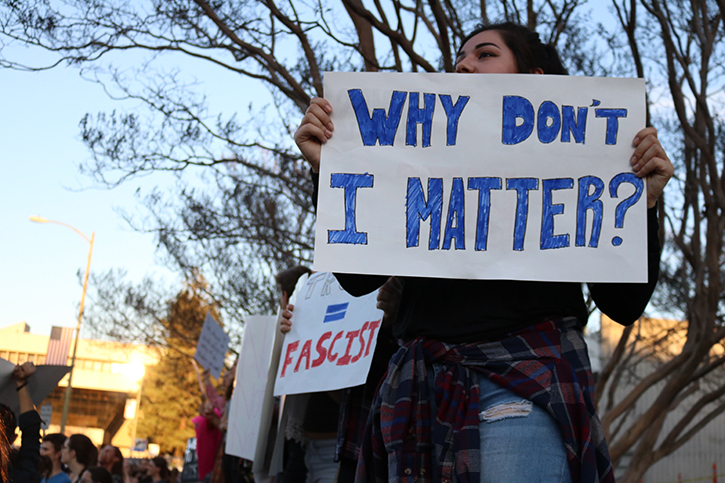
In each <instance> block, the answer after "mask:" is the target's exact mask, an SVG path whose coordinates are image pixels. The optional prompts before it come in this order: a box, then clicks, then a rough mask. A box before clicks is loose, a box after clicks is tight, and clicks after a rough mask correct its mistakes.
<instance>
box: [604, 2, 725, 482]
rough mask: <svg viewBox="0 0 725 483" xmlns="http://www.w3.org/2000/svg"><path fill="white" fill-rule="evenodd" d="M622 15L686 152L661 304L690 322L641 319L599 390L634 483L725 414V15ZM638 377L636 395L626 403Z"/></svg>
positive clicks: (664, 5) (669, 8)
mask: <svg viewBox="0 0 725 483" xmlns="http://www.w3.org/2000/svg"><path fill="white" fill-rule="evenodd" d="M613 5H614V8H615V12H616V15H617V19H618V21H619V24H620V28H621V31H623V32H624V33H625V34H626V36H625V37H626V41H625V42H622V43H621V46H622V47H623V48H624V49H626V50H627V51H628V56H629V58H631V59H632V60H633V70H634V72H635V73H636V75H638V76H646V77H647V78H648V79H649V80H650V82H651V84H652V86H651V89H650V99H652V98H653V96H657V97H658V101H659V104H660V105H662V106H666V107H659V108H657V107H655V108H653V109H652V117H653V118H655V119H656V118H659V121H660V122H661V125H662V126H664V127H665V128H666V130H664V134H663V135H665V136H667V137H668V138H669V140H670V145H671V146H673V147H675V149H676V150H675V152H674V153H672V154H673V160H674V161H675V163H676V179H674V180H673V181H674V186H673V188H674V189H672V190H670V192H669V196H668V197H667V205H665V204H664V203H660V210H661V212H662V213H663V214H665V215H666V224H665V225H664V229H665V230H666V232H667V240H668V245H667V250H666V251H665V254H666V257H665V262H664V263H663V274H662V277H661V286H660V290H659V293H658V297H657V302H658V303H659V306H660V308H662V309H665V310H666V311H667V312H668V313H671V314H674V315H676V316H677V317H678V318H679V319H680V320H684V321H686V322H683V323H681V324H679V325H676V324H673V323H670V324H667V325H666V326H665V327H661V328H660V330H657V328H656V327H655V326H653V324H652V321H649V320H643V321H641V322H640V325H644V324H646V325H647V327H646V328H645V329H642V328H641V327H637V328H634V327H633V328H628V329H627V330H625V331H624V333H623V335H622V338H621V340H620V341H619V344H618V345H617V348H616V350H614V352H613V357H612V358H611V359H610V360H609V362H608V364H607V367H606V368H605V369H604V371H603V373H602V377H601V378H600V379H599V381H598V385H597V395H598V396H603V395H604V396H608V397H605V399H606V406H605V407H602V408H600V409H601V411H602V423H603V424H604V427H605V430H606V431H607V432H608V436H609V450H610V455H611V457H612V460H613V461H614V463H615V464H617V463H619V462H622V460H623V459H624V458H625V457H629V458H631V460H630V462H629V464H628V467H627V470H626V473H625V474H624V478H623V481H624V482H625V483H630V482H636V481H639V480H640V478H641V477H642V476H643V475H644V473H645V471H646V470H647V468H649V467H650V466H652V464H654V463H655V462H657V461H659V460H660V459H662V458H664V457H666V456H668V455H670V454H672V453H673V452H674V451H676V450H677V449H678V448H680V447H681V446H682V445H683V444H684V443H686V442H687V441H689V440H690V439H691V438H692V437H693V436H694V435H695V434H697V432H698V431H699V430H700V429H701V428H703V427H704V426H705V425H707V424H708V423H709V422H710V421H712V420H713V419H714V418H715V417H717V416H718V415H720V414H722V413H723V411H725V397H723V396H725V373H724V371H723V367H722V366H723V363H725V353H724V352H723V340H724V339H725V324H724V323H723V296H724V292H723V288H724V285H723V282H724V281H725V279H724V278H723V270H722V269H723V262H724V261H725V253H724V252H723V234H724V233H723V230H724V229H725V191H723V189H724V188H725V176H724V175H725V172H724V171H723V170H724V169H725V164H724V154H725V152H724V148H725V136H724V134H725V132H724V127H725V126H724V124H723V93H724V91H723V88H724V87H725V82H724V81H723V79H725V77H723V73H724V72H723V67H724V65H725V64H724V61H725V49H724V48H723V47H724V46H723V44H724V42H723V37H724V35H725V26H724V24H723V14H724V13H725V9H723V2H722V1H718V2H712V1H706V0H691V1H689V2H681V1H670V0H640V1H638V0H617V1H615V2H614V3H613ZM635 334H636V336H635ZM643 334H646V336H644V335H643ZM636 362H644V363H646V366H647V368H648V370H647V371H645V372H642V371H641V370H640V371H638V370H637V369H635V368H636V367H637V366H638V364H636ZM628 372H629V374H630V376H634V377H631V378H630V385H629V386H628V387H629V389H628V390H626V391H620V392H619V394H617V392H616V391H615V389H616V388H617V386H618V385H619V384H620V382H621V381H622V378H623V377H625V376H626V374H627V373H628ZM653 392H654V393H656V397H654V398H653V400H649V399H647V398H645V395H646V394H648V393H649V394H653ZM645 400H647V401H648V403H647V405H646V406H643V401H645ZM635 415H636V416H635ZM675 415H677V416H675ZM673 417H676V418H679V419H678V420H676V421H672V418H673ZM668 418H669V420H668Z"/></svg>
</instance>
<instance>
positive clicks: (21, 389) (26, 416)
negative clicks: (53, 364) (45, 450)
mask: <svg viewBox="0 0 725 483" xmlns="http://www.w3.org/2000/svg"><path fill="white" fill-rule="evenodd" d="M33 374H35V365H34V364H33V363H32V362H25V363H23V364H22V365H16V366H15V369H13V379H15V389H16V390H17V391H18V401H19V403H20V415H19V416H18V417H17V419H16V417H15V414H14V413H13V412H12V410H11V409H10V408H9V407H8V406H6V405H4V404H0V417H1V418H2V419H3V421H4V426H5V437H6V439H7V441H8V443H9V444H11V445H12V444H13V443H14V442H15V439H16V438H17V434H16V433H15V428H16V426H17V427H19V428H20V431H22V433H23V437H22V440H21V441H20V449H19V450H18V451H13V452H11V456H10V461H9V464H8V467H9V472H8V473H9V474H8V481H9V482H10V483H26V482H34V481H38V480H39V478H38V462H39V461H40V423H41V422H42V421H41V419H40V415H39V414H38V411H36V410H35V406H34V405H33V400H32V399H31V397H30V389H29V388H28V383H29V380H30V378H31V377H32V376H33Z"/></svg>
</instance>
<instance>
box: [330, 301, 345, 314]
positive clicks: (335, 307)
mask: <svg viewBox="0 0 725 483" xmlns="http://www.w3.org/2000/svg"><path fill="white" fill-rule="evenodd" d="M347 306H348V302H345V303H344V304H335V305H328V306H327V313H328V314H331V313H333V312H340V311H343V312H344V311H345V310H347Z"/></svg>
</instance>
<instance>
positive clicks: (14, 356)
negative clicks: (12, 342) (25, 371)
mask: <svg viewBox="0 0 725 483" xmlns="http://www.w3.org/2000/svg"><path fill="white" fill-rule="evenodd" d="M8 360H9V361H10V362H12V363H13V364H17V363H18V353H17V352H11V353H10V354H8Z"/></svg>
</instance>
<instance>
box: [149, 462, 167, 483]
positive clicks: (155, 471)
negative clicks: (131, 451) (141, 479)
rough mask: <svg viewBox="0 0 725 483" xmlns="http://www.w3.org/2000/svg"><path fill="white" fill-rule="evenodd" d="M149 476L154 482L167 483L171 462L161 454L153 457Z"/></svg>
mask: <svg viewBox="0 0 725 483" xmlns="http://www.w3.org/2000/svg"><path fill="white" fill-rule="evenodd" d="M149 476H150V477H151V482H152V483H166V480H167V478H168V477H169V463H168V462H167V461H166V460H165V459H164V458H162V457H161V456H156V457H155V458H152V459H151V461H150V462H149Z"/></svg>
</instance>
